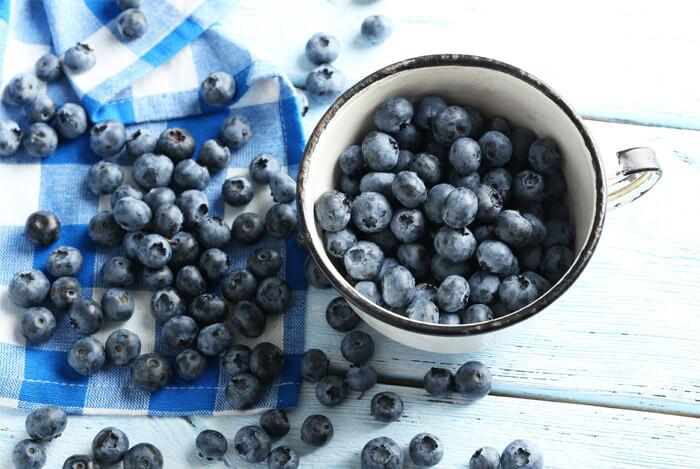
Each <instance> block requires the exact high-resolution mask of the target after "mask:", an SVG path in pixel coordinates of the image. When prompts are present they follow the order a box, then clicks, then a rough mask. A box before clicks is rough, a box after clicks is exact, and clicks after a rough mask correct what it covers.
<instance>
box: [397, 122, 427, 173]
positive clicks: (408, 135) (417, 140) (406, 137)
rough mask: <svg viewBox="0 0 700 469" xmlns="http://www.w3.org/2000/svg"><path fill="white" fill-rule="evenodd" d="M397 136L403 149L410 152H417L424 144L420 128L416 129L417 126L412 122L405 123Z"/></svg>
mask: <svg viewBox="0 0 700 469" xmlns="http://www.w3.org/2000/svg"><path fill="white" fill-rule="evenodd" d="M395 138H396V142H397V143H398V144H399V148H400V149H401V150H406V151H408V152H417V151H418V150H420V148H421V147H422V146H423V136H422V135H421V133H420V132H419V131H418V129H416V126H415V125H413V124H411V123H408V124H406V125H404V126H403V127H402V128H401V130H399V132H398V133H397V134H396V137H395ZM400 162H401V154H399V163H400ZM407 163H408V161H407ZM397 166H398V164H397Z"/></svg>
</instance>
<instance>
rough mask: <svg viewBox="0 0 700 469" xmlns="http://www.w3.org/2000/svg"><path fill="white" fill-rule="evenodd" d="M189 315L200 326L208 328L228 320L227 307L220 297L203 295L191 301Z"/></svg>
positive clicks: (208, 294) (209, 294)
mask: <svg viewBox="0 0 700 469" xmlns="http://www.w3.org/2000/svg"><path fill="white" fill-rule="evenodd" d="M189 315H190V316H191V317H192V318H193V319H194V320H195V321H197V324H199V325H200V326H208V325H210V324H214V323H217V322H224V321H225V320H226V319H227V318H228V306H227V305H226V302H225V301H224V300H223V299H222V298H221V297H220V296H216V295H212V294H211V293H203V294H201V295H199V296H197V297H196V298H195V299H194V300H192V303H191V304H190V312H189Z"/></svg>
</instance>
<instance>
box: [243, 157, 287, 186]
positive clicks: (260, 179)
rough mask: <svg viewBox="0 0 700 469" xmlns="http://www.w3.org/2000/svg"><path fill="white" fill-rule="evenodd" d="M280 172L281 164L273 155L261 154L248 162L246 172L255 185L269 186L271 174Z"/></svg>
mask: <svg viewBox="0 0 700 469" xmlns="http://www.w3.org/2000/svg"><path fill="white" fill-rule="evenodd" d="M281 170H282V163H280V160H278V159H277V158H276V157H275V156H274V155H271V154H269V153H261V154H259V155H258V156H256V157H255V158H253V160H252V161H251V162H250V165H249V166H248V171H249V173H250V178H251V179H252V180H253V182H254V183H256V184H269V183H270V178H271V177H272V175H273V174H277V173H279V172H280V171H281Z"/></svg>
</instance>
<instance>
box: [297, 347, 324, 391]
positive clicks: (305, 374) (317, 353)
mask: <svg viewBox="0 0 700 469" xmlns="http://www.w3.org/2000/svg"><path fill="white" fill-rule="evenodd" d="M328 365H329V362H328V357H327V356H326V354H325V353H324V352H323V351H322V350H319V349H316V348H314V349H309V350H307V351H306V352H304V354H303V355H302V356H301V362H300V365H299V369H300V371H301V377H302V378H303V379H305V380H306V381H311V382H312V383H315V382H318V381H319V380H320V379H321V378H323V377H324V376H326V375H327V374H328Z"/></svg>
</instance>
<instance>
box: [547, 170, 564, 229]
mask: <svg viewBox="0 0 700 469" xmlns="http://www.w3.org/2000/svg"><path fill="white" fill-rule="evenodd" d="M567 189H568V188H567V184H566V178H565V177H564V174H563V173H562V172H561V171H560V170H558V169H557V170H555V171H554V172H552V173H551V174H548V175H547V176H545V177H544V201H545V202H554V201H556V200H559V199H560V198H562V197H564V194H566V191H567ZM566 218H568V216H567V217H566Z"/></svg>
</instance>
